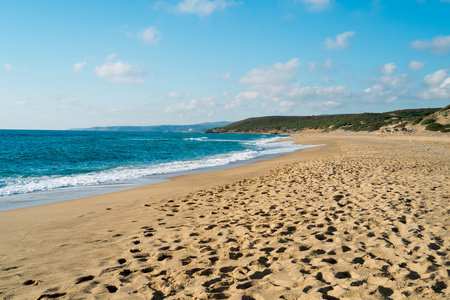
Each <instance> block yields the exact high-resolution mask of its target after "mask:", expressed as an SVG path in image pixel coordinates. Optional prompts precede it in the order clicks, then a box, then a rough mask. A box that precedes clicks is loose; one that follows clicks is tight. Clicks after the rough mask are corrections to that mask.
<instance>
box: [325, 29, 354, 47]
mask: <svg viewBox="0 0 450 300" xmlns="http://www.w3.org/2000/svg"><path fill="white" fill-rule="evenodd" d="M354 35H355V32H354V31H347V32H344V33H341V34H338V35H336V41H335V42H333V41H332V40H331V38H329V37H327V38H326V40H325V46H326V47H327V49H328V50H335V49H345V48H347V47H348V39H349V38H351V37H353V36H354Z"/></svg>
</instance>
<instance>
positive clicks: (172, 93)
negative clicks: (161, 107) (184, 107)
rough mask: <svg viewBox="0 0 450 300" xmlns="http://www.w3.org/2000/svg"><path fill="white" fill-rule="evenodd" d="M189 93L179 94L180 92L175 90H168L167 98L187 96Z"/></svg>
mask: <svg viewBox="0 0 450 300" xmlns="http://www.w3.org/2000/svg"><path fill="white" fill-rule="evenodd" d="M189 96H190V95H189V94H181V93H176V92H170V93H169V94H168V95H167V98H172V99H174V98H188V97H189Z"/></svg>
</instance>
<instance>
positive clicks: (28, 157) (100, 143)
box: [0, 130, 305, 211]
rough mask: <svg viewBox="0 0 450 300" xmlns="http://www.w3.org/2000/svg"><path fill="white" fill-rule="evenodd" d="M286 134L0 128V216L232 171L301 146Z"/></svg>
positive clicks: (298, 148)
mask: <svg viewBox="0 0 450 300" xmlns="http://www.w3.org/2000/svg"><path fill="white" fill-rule="evenodd" d="M284 137H286V136H279V135H278V136H275V135H256V134H219V133H211V134H204V133H154V132H90V131H28V130H0V211H1V210H9V209H14V208H20V207H27V206H35V205H41V204H46V203H51V202H57V201H63V200H69V199H76V198H81V197H85V196H92V195H95V194H102V193H107V192H112V191H117V190H123V189H127V188H133V187H137V186H142V185H148V184H152V183H156V182H161V181H164V180H167V178H170V177H173V176H177V175H180V174H186V173H194V172H198V171H209V170H212V169H217V168H225V167H232V166H235V165H237V164H245V163H249V162H252V161H255V160H258V159H265V158H270V157H273V156H277V155H281V154H284V153H288V152H293V151H297V150H300V149H302V148H305V146H301V145H294V144H293V143H292V142H276V141H277V140H279V139H281V138H284Z"/></svg>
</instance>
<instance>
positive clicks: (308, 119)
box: [206, 105, 450, 133]
mask: <svg viewBox="0 0 450 300" xmlns="http://www.w3.org/2000/svg"><path fill="white" fill-rule="evenodd" d="M449 109H450V105H449V106H447V107H444V108H423V109H405V110H397V111H392V112H385V113H362V114H342V115H324V116H272V117H258V118H250V119H246V120H243V121H239V122H236V123H232V124H230V125H227V126H224V127H219V128H214V129H210V130H208V131H206V132H221V133H225V132H250V133H262V132H265V133H266V132H269V133H292V132H298V131H304V130H320V131H332V130H337V129H343V130H350V131H375V130H379V129H380V128H382V127H383V126H389V125H398V126H400V127H402V126H403V127H404V126H406V125H407V124H412V125H416V124H420V123H421V122H422V123H423V122H424V121H426V120H427V119H430V121H426V122H425V123H426V124H423V125H427V126H430V125H431V128H430V129H429V130H440V131H449V130H450V126H449V125H442V124H439V123H436V122H435V119H434V118H432V117H430V116H432V115H433V114H435V113H447V111H448V112H450V110H449ZM432 124H435V125H432ZM436 124H438V125H436ZM439 125H440V126H439Z"/></svg>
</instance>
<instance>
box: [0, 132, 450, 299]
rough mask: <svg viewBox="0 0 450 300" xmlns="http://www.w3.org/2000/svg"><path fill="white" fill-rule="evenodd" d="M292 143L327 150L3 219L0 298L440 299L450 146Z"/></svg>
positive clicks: (340, 139) (404, 141) (325, 140)
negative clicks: (320, 145) (313, 145)
mask: <svg viewBox="0 0 450 300" xmlns="http://www.w3.org/2000/svg"><path fill="white" fill-rule="evenodd" d="M294 139H295V140H296V141H297V142H300V143H302V144H326V146H322V147H318V148H310V149H305V150H302V151H300V152H297V153H292V154H288V155H285V156H283V157H279V158H275V159H271V160H266V161H261V162H258V163H254V164H251V165H247V166H243V167H239V168H234V169H229V170H222V171H216V172H210V173H203V174H195V175H187V176H181V177H178V178H175V179H173V180H172V181H170V182H166V183H160V184H155V185H152V186H148V187H143V188H138V189H134V190H128V191H122V192H117V193H113V194H108V195H101V196H96V197H90V198H85V199H78V200H73V201H66V202H61V203H55V204H50V205H45V206H39V207H33V208H25V209H18V210H13V211H7V212H0V298H1V299H227V298H229V299H448V298H450V288H449V287H448V286H449V284H450V279H449V277H450V234H449V229H450V216H449V212H450V206H449V200H450V187H449V186H450V185H449V182H450V138H449V137H448V136H446V135H439V134H436V135H428V136H414V135H394V134H392V135H376V134H353V133H332V134H299V135H297V136H296V137H295V138H294Z"/></svg>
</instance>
